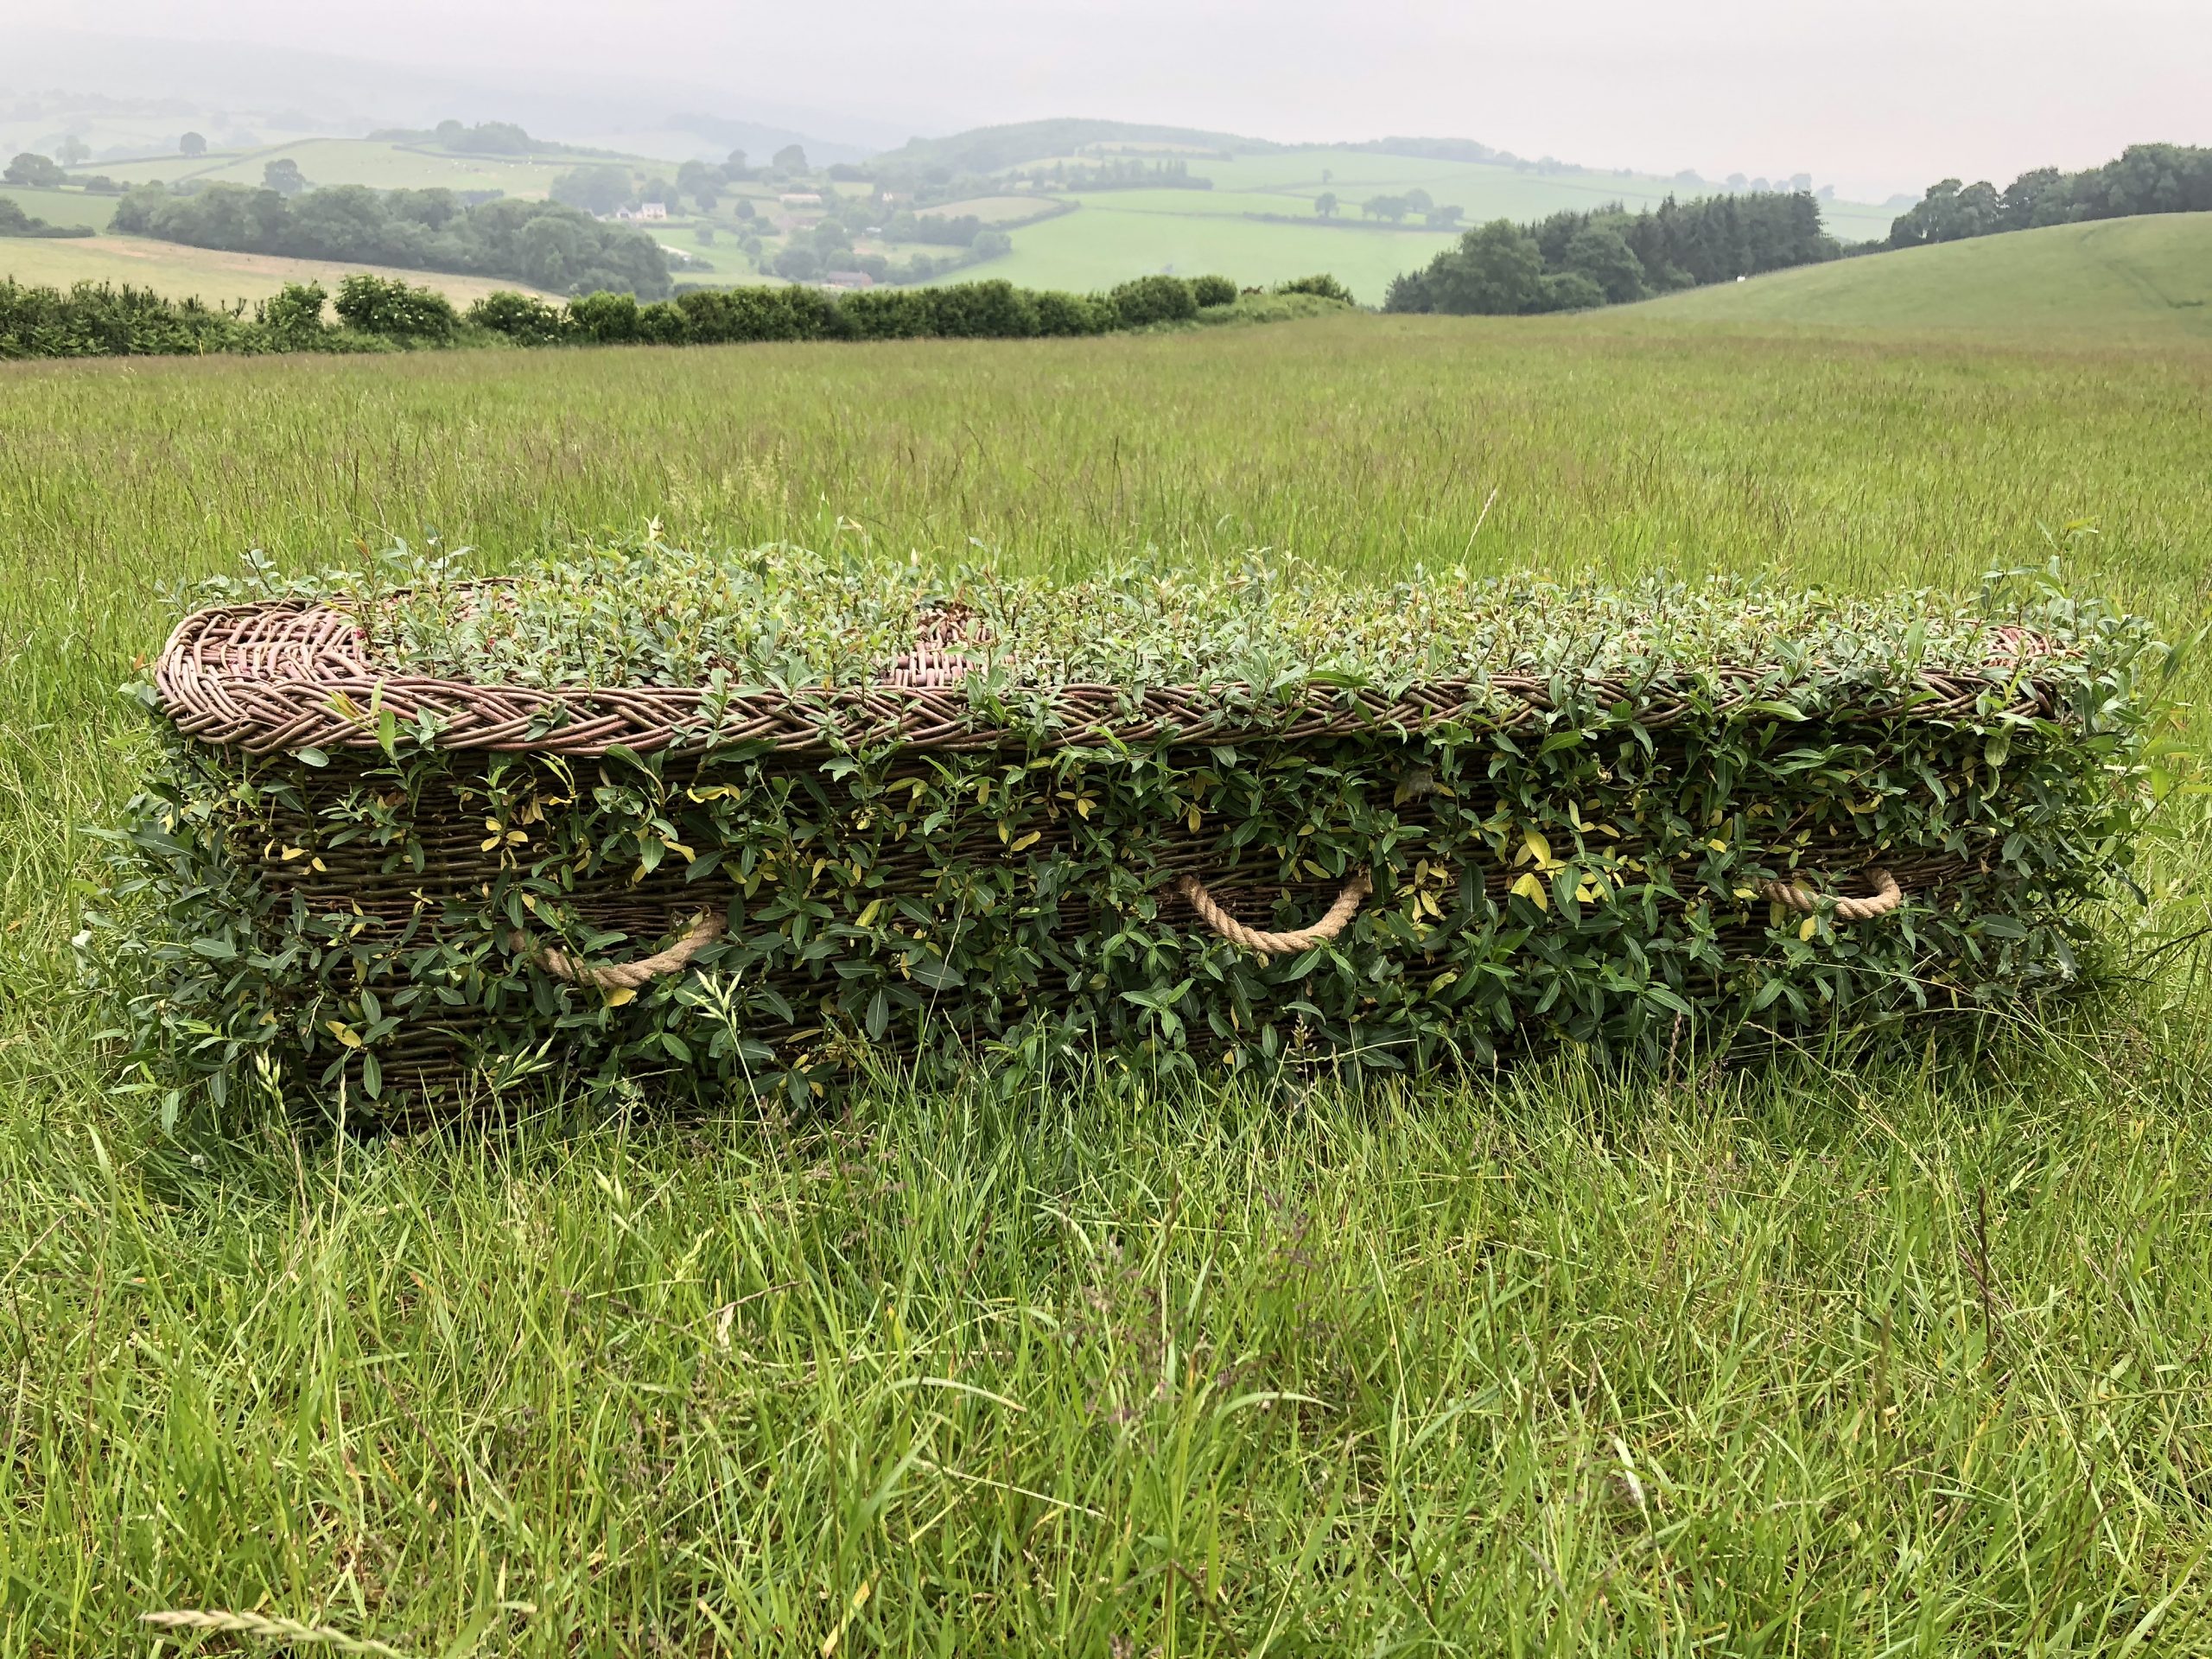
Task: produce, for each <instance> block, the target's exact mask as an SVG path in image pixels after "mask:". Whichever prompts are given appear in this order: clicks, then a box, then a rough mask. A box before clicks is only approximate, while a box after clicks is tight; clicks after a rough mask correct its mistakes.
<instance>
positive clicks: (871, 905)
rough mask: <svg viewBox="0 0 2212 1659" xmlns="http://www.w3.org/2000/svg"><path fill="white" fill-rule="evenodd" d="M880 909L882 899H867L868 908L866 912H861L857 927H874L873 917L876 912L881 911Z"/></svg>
mask: <svg viewBox="0 0 2212 1659" xmlns="http://www.w3.org/2000/svg"><path fill="white" fill-rule="evenodd" d="M882 908H883V900H882V899H869V900H868V908H867V909H866V910H863V911H862V912H861V917H860V921H859V923H858V925H859V926H861V927H869V926H872V925H874V922H875V915H876V912H878V911H880V910H881V909H882Z"/></svg>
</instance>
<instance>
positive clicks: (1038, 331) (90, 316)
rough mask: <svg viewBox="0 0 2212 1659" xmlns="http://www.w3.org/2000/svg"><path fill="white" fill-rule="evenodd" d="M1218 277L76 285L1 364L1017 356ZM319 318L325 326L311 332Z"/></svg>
mask: <svg viewBox="0 0 2212 1659" xmlns="http://www.w3.org/2000/svg"><path fill="white" fill-rule="evenodd" d="M1274 291H1275V292H1276V293H1277V294H1310V295H1319V296H1323V297H1325V298H1328V299H1333V300H1338V301H1339V302H1350V300H1351V295H1350V294H1349V293H1348V292H1346V291H1345V289H1344V287H1343V285H1342V284H1341V283H1338V282H1337V281H1336V280H1335V279H1334V278H1333V277H1300V278H1299V279H1297V280H1296V281H1294V282H1287V283H1278V284H1276V287H1275V289H1274ZM1239 292H1240V290H1239V289H1238V288H1237V286H1236V283H1233V282H1231V281H1230V280H1229V278H1227V277H1192V278H1188V279H1185V278H1184V277H1167V276H1151V277H1137V278H1135V280H1134V281H1131V282H1127V283H1122V284H1121V285H1120V286H1119V287H1117V288H1115V289H1109V290H1108V291H1107V292H1105V293H1103V294H1061V293H1052V292H1047V291H1040V290H1037V289H1021V288H1016V287H1014V285H1013V284H1012V283H1004V282H987V283H957V284H949V285H947V286H945V287H943V288H922V289H863V290H860V291H857V292H853V293H846V294H833V293H829V292H825V291H824V290H823V289H815V288H803V287H791V288H723V289H697V290H695V291H694V292H691V293H688V294H682V295H678V296H676V297H675V298H674V299H672V300H650V301H646V302H643V303H640V302H639V299H638V296H636V295H635V294H629V293H613V292H601V293H594V294H586V295H581V296H577V297H576V298H574V299H571V300H569V301H568V302H566V303H565V304H556V303H552V302H548V301H545V300H543V299H540V298H538V297H537V296H535V295H530V294H518V293H513V292H510V291H502V292H499V293H494V294H488V295H486V296H484V297H483V298H482V299H480V300H479V301H477V302H475V303H474V305H472V306H470V307H469V308H467V310H466V311H462V310H460V309H458V308H455V307H454V303H453V302H452V301H450V300H448V298H447V297H446V296H444V295H442V294H440V293H438V292H436V291H435V289H427V288H417V287H411V286H410V285H409V284H408V283H404V282H403V281H401V280H399V279H398V278H397V277H377V276H372V275H371V274H369V273H367V272H361V273H359V274H356V275H354V276H351V277H346V280H345V281H344V282H343V283H340V284H339V287H338V291H337V294H336V295H335V296H331V295H329V294H328V293H327V291H326V290H325V289H323V288H322V286H321V284H320V283H291V284H288V285H287V286H286V287H285V288H284V289H283V290H282V291H281V292H279V293H278V294H277V295H276V296H274V297H272V298H270V299H267V300H264V301H262V302H260V303H258V304H257V305H254V306H252V307H251V308H249V307H247V306H246V305H245V304H244V303H243V302H241V303H239V304H237V305H233V306H209V305H206V304H203V303H202V302H200V301H198V300H170V299H167V298H165V297H163V296H161V295H159V294H156V293H155V292H153V291H152V290H151V289H142V288H133V287H129V286H124V287H116V286H112V285H111V284H108V283H98V284H94V283H79V284H77V286H76V287H74V288H73V289H69V290H68V291H67V292H66V293H64V292H62V291H61V290H60V289H53V288H34V287H28V286H25V285H23V284H21V283H15V282H12V281H9V280H6V279H0V359H6V358H30V357H123V356H145V355H177V354H188V355H200V354H208V353H242V354H258V353H274V352H389V351H403V350H415V349H424V348H441V347H454V346H614V345H659V346H686V345H693V346H715V345H729V344H738V343H743V342H748V341H761V340H915V339H927V338H936V339H947V340H977V339H991V340H1020V339H1033V338H1044V337H1051V336H1067V335H1080V334H1109V333H1113V332H1115V331H1117V330H1122V329H1129V328H1143V327H1155V326H1158V325H1160V324H1173V323H1180V322H1190V321H1198V320H1199V318H1200V314H1201V313H1202V312H1205V311H1208V310H1212V309H1214V308H1219V307H1224V306H1231V305H1234V304H1236V302H1237V299H1238V296H1239ZM326 304H328V305H329V308H330V309H331V310H333V311H334V312H335V314H336V321H334V322H333V321H329V320H327V318H326V316H325V308H326Z"/></svg>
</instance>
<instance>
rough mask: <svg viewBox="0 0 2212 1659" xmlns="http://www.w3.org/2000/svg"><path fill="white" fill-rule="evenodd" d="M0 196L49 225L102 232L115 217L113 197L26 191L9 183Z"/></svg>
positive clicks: (0, 192)
mask: <svg viewBox="0 0 2212 1659" xmlns="http://www.w3.org/2000/svg"><path fill="white" fill-rule="evenodd" d="M0 197H5V198H6V199H7V200H10V201H12V202H14V203H15V204H16V207H20V208H22V210H23V211H24V212H25V213H29V215H30V216H31V217H32V218H33V219H44V220H45V221H46V222H47V223H48V224H49V225H82V226H86V227H87V228H88V229H91V230H95V231H104V230H105V229H106V228H107V222H108V220H109V219H112V218H114V217H115V198H114V197H113V196H88V195H86V194H85V193H84V192H83V191H81V190H27V189H24V188H21V187H19V186H16V185H12V184H11V185H8V186H5V187H0ZM13 239H14V238H10V240H13Z"/></svg>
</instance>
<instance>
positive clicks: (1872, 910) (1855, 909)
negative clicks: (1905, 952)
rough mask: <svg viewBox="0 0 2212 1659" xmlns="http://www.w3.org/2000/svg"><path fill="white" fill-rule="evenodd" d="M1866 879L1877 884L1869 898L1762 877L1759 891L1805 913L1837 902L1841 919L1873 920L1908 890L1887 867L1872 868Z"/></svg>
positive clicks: (1897, 901)
mask: <svg viewBox="0 0 2212 1659" xmlns="http://www.w3.org/2000/svg"><path fill="white" fill-rule="evenodd" d="M1866 880H1868V881H1869V882H1871V883H1872V885H1873V888H1874V892H1873V895H1872V897H1871V898H1866V899H1846V898H1832V897H1831V896H1830V895H1828V894H1827V893H1814V892H1812V891H1811V890H1809V889H1808V888H1805V887H1798V886H1796V884H1795V883H1793V882H1789V881H1762V882H1760V883H1759V892H1760V893H1761V894H1762V895H1763V896H1764V897H1765V898H1768V899H1772V900H1773V901H1774V902H1775V903H1776V904H1777V905H1782V906H1786V907H1787V908H1789V909H1790V910H1794V911H1796V912H1797V913H1798V914H1799V915H1801V916H1810V915H1812V914H1813V913H1814V912H1815V911H1816V910H1818V909H1819V908H1820V907H1821V906H1822V905H1823V904H1829V903H1833V904H1834V906H1835V919H1836V920H1837V921H1839V922H1871V921H1872V920H1873V919H1874V918H1876V917H1877V916H1886V915H1888V914H1889V913H1890V912H1891V911H1893V910H1895V909H1896V908H1897V906H1899V905H1901V904H1903V903H1904V889H1903V888H1901V887H1898V886H1897V877H1895V876H1894V875H1891V874H1890V873H1889V872H1888V871H1887V870H1869V871H1867V872H1866Z"/></svg>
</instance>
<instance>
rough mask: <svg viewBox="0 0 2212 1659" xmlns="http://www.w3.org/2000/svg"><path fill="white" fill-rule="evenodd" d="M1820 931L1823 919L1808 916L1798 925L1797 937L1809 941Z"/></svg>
mask: <svg viewBox="0 0 2212 1659" xmlns="http://www.w3.org/2000/svg"><path fill="white" fill-rule="evenodd" d="M1819 931H1821V918H1819V917H1817V916H1808V917H1807V918H1805V919H1804V920H1803V921H1802V922H1800V923H1798V925H1797V937H1798V938H1801V939H1809V938H1812V937H1813V935H1814V934H1815V933H1817V932H1819Z"/></svg>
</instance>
